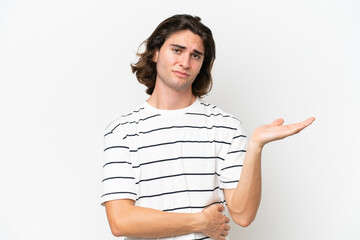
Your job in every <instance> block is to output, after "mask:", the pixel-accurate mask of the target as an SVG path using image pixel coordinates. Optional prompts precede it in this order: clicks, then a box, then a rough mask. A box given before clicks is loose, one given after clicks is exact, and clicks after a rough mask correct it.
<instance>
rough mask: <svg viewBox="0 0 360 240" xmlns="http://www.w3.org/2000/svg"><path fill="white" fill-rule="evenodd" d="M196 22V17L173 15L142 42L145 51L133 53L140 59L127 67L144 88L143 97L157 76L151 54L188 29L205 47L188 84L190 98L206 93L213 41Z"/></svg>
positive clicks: (210, 77)
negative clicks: (195, 74)
mask: <svg viewBox="0 0 360 240" xmlns="http://www.w3.org/2000/svg"><path fill="white" fill-rule="evenodd" d="M200 21H201V18H199V17H197V16H195V17H193V16H191V15H187V14H182V15H174V16H172V17H169V18H168V19H165V20H164V21H163V22H161V23H160V24H159V25H158V26H157V28H156V29H155V30H154V32H153V33H152V34H151V36H150V37H149V38H148V39H146V40H145V41H144V42H143V43H142V44H144V45H145V47H146V48H145V51H144V52H142V53H138V54H137V55H138V56H139V57H140V58H139V60H138V62H137V63H135V64H131V69H132V72H133V73H135V74H136V78H137V79H138V81H139V82H140V83H141V84H144V85H145V86H146V87H147V89H146V93H147V94H149V95H151V94H152V93H153V91H154V87H155V80H156V75H157V72H156V63H155V62H154V61H153V56H154V54H155V52H156V51H157V50H159V49H160V48H161V46H162V45H163V44H164V42H165V41H166V39H168V38H169V37H170V35H171V34H173V33H176V32H179V31H182V30H190V31H191V32H193V33H194V34H197V35H199V36H200V37H201V39H202V40H203V44H204V48H205V54H204V61H203V64H202V66H201V69H200V72H199V74H198V75H197V77H196V79H195V80H194V82H193V84H192V93H193V94H194V96H197V97H203V96H204V95H205V94H207V93H208V92H210V90H211V87H212V76H211V69H212V66H213V63H214V60H215V42H214V39H213V36H212V32H211V30H210V29H209V28H208V27H207V26H205V25H204V24H202V23H201V22H200Z"/></svg>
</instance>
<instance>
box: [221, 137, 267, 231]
mask: <svg viewBox="0 0 360 240" xmlns="http://www.w3.org/2000/svg"><path fill="white" fill-rule="evenodd" d="M261 152H262V146H259V145H257V144H256V143H254V142H253V141H252V140H251V139H250V141H249V144H248V147H247V150H246V155H245V159H244V164H243V168H242V172H241V177H240V180H239V183H238V184H237V186H236V188H235V189H234V191H233V192H232V196H231V198H230V202H228V203H227V204H228V208H229V211H230V213H231V216H232V217H233V219H234V221H235V222H237V223H238V224H239V225H241V226H247V225H249V224H250V223H251V222H252V221H253V220H254V218H255V216H256V212H257V210H258V208H259V205H260V200H261Z"/></svg>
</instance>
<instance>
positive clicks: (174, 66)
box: [101, 15, 314, 240]
mask: <svg viewBox="0 0 360 240" xmlns="http://www.w3.org/2000/svg"><path fill="white" fill-rule="evenodd" d="M145 43H146V49H145V51H144V52H143V53H142V54H139V55H140V59H139V61H138V62H137V63H136V64H134V65H132V69H133V72H134V73H136V76H137V79H138V80H139V82H140V83H142V84H144V85H146V86H147V93H148V94H149V95H150V98H149V99H148V100H147V101H146V102H145V103H144V104H143V105H142V106H140V107H139V108H138V109H136V110H135V111H133V112H131V113H129V114H126V115H123V116H121V117H120V118H119V119H117V120H115V121H114V122H112V123H111V124H110V125H109V126H108V127H107V129H106V131H105V149H104V154H105V157H104V161H105V162H104V166H103V171H104V178H103V195H102V197H101V198H102V204H103V205H105V207H106V213H107V217H108V220H109V223H110V227H111V231H112V233H113V234H114V235H115V236H127V239H135V238H136V239H139V238H140V239H151V238H167V239H184V240H185V239H189V240H190V239H216V240H224V239H226V236H227V235H228V231H229V229H230V227H229V225H228V223H229V218H228V217H226V216H224V214H223V210H224V206H225V205H226V206H227V207H228V210H229V213H230V215H231V218H232V219H233V220H234V221H235V222H236V223H237V224H239V225H241V226H247V225H249V224H250V223H251V222H252V221H253V220H254V218H255V215H256V212H257V209H258V207H259V204H260V197H261V151H262V148H263V147H264V145H265V144H266V143H269V142H271V141H274V140H278V139H282V138H285V137H287V136H290V135H293V134H295V133H298V132H300V131H301V130H302V129H304V128H305V127H307V126H308V125H310V124H311V123H312V122H313V121H314V118H309V119H308V120H306V121H304V122H301V123H297V124H292V125H282V124H283V120H282V119H278V120H275V121H274V122H273V123H272V124H269V125H264V126H261V127H259V128H257V129H256V130H255V131H254V132H253V134H252V136H251V138H250V139H249V141H248V142H247V138H246V136H245V134H244V132H243V129H242V126H241V122H240V121H239V120H238V119H237V118H235V117H233V116H231V115H229V114H227V113H225V112H223V111H222V110H220V109H219V108H217V107H216V106H213V105H211V104H207V103H205V102H203V101H202V100H200V98H201V97H202V96H204V95H205V94H206V93H208V92H209V91H210V89H211V85H212V77H211V68H212V65H213V62H214V59H215V43H214V40H213V37H212V33H211V31H210V29H209V28H207V27H206V26H205V25H203V24H202V23H201V22H200V18H198V17H192V16H189V15H175V16H172V17H170V18H168V19H166V20H165V21H163V22H162V23H161V24H160V25H159V26H158V27H157V28H156V29H155V31H154V32H153V34H152V35H151V36H150V37H149V38H148V39H147V40H146V41H145Z"/></svg>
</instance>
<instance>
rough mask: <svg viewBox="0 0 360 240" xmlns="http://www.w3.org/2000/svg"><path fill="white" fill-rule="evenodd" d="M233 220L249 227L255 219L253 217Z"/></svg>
mask: <svg viewBox="0 0 360 240" xmlns="http://www.w3.org/2000/svg"><path fill="white" fill-rule="evenodd" d="M233 220H234V222H235V223H236V224H237V225H239V226H241V227H247V226H249V225H250V224H251V223H252V222H253V221H254V220H253V219H233Z"/></svg>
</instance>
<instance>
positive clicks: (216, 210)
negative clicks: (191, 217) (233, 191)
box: [201, 204, 230, 240]
mask: <svg viewBox="0 0 360 240" xmlns="http://www.w3.org/2000/svg"><path fill="white" fill-rule="evenodd" d="M224 209H225V208H224V206H223V205H221V204H214V205H211V206H209V207H207V208H205V209H204V210H203V211H202V214H203V216H204V228H203V229H202V231H201V232H202V233H203V234H204V235H206V236H208V237H210V238H213V239H216V240H225V239H226V238H225V236H227V235H228V231H229V230H230V226H229V225H228V224H227V223H229V222H230V219H229V218H228V217H226V216H225V215H223V214H222V211H224Z"/></svg>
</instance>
